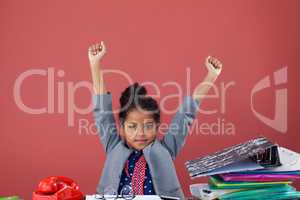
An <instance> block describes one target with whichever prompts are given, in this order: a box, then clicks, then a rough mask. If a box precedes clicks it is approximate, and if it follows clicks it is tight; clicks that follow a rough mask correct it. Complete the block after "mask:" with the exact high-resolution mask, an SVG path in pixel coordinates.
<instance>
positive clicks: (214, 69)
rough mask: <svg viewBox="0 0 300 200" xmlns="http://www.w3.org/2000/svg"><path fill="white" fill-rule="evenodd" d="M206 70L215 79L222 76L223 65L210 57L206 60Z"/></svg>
mask: <svg viewBox="0 0 300 200" xmlns="http://www.w3.org/2000/svg"><path fill="white" fill-rule="evenodd" d="M205 65H206V68H207V69H208V73H209V74H210V75H212V76H214V77H217V76H219V75H220V73H221V71H222V63H221V62H220V61H219V60H218V59H217V58H214V57H212V56H208V57H207V58H206V60H205Z"/></svg>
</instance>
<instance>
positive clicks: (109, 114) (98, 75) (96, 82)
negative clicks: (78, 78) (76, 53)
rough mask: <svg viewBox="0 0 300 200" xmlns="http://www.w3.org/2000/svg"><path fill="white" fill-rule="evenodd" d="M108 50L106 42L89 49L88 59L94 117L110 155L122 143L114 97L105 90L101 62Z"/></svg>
mask: <svg viewBox="0 0 300 200" xmlns="http://www.w3.org/2000/svg"><path fill="white" fill-rule="evenodd" d="M105 53H106V48H105V45H104V42H101V43H97V44H94V45H92V46H90V47H89V50H88V57H89V61H90V68H91V73H92V80H93V87H94V95H93V105H94V110H93V116H94V119H95V123H96V127H97V131H98V133H99V137H100V140H101V142H102V144H103V146H104V149H105V151H106V152H107V153H108V152H109V151H110V150H112V149H113V147H114V146H115V145H116V144H117V143H118V142H119V141H120V138H119V135H118V133H117V128H116V124H115V118H114V115H113V111H112V96H111V94H110V93H108V92H107V91H106V89H105V85H104V80H103V74H102V70H101V65H100V61H101V59H102V57H103V56H104V54H105Z"/></svg>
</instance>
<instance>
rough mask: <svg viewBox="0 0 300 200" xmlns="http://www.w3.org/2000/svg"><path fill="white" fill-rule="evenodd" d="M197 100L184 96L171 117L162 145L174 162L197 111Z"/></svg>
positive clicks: (198, 103)
mask: <svg viewBox="0 0 300 200" xmlns="http://www.w3.org/2000/svg"><path fill="white" fill-rule="evenodd" d="M199 105H200V102H199V100H195V99H193V97H192V96H185V97H184V100H183V103H182V104H181V106H180V107H179V110H178V111H177V112H176V114H175V116H174V117H173V119H172V121H171V123H170V126H169V128H168V131H167V133H166V135H165V136H164V137H163V139H162V141H161V142H162V144H163V145H164V146H165V147H166V148H167V149H168V151H169V152H170V154H171V157H172V159H173V160H174V159H175V158H176V156H177V155H178V153H179V151H180V150H181V148H182V147H183V145H184V143H185V140H186V137H187V135H188V132H189V128H190V126H191V125H192V123H193V121H194V119H195V117H196V114H197V111H198V109H199Z"/></svg>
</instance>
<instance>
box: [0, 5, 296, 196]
mask: <svg viewBox="0 0 300 200" xmlns="http://www.w3.org/2000/svg"><path fill="white" fill-rule="evenodd" d="M299 6H300V2H299V1H296V0H289V1H271V0H270V1H266V0H265V1H260V0H255V1H250V0H249V1H248V0H246V1H233V0H232V1H217V0H213V1H196V0H195V1H194V0H193V1H156V0H154V1H143V2H142V1H71V0H64V1H58V0H54V1H38V0H30V1H17V0H6V1H5V0H3V1H1V3H0V15H1V18H0V19H1V33H0V34H1V35H0V36H1V37H0V40H1V43H0V44H1V46H0V51H1V53H0V57H1V60H0V65H1V68H0V74H1V79H0V91H1V97H0V104H1V120H0V123H1V124H0V125H1V126H0V127H1V129H0V159H1V161H0V162H1V164H0V169H1V170H0V177H1V181H0V196H2V195H13V194H17V195H20V196H21V197H23V198H25V199H30V198H31V193H32V191H33V190H34V189H35V187H36V186H37V183H38V182H39V180H40V179H42V178H44V177H47V176H50V175H65V176H69V177H71V178H73V179H75V180H76V181H77V182H78V183H79V185H80V186H81V189H82V191H83V192H84V193H86V194H91V193H94V192H95V188H96V185H97V182H98V179H99V177H100V173H101V169H102V166H103V161H104V158H105V155H104V152H103V149H102V147H101V145H100V144H99V140H98V137H97V136H95V135H93V134H90V135H89V134H79V125H78V122H79V120H80V119H83V120H84V119H85V120H88V121H89V122H90V123H92V122H93V119H92V115H91V113H85V114H76V113H75V114H74V120H73V122H74V125H73V126H70V125H69V124H68V119H69V114H68V112H67V110H68V108H69V109H72V108H74V107H73V104H72V103H71V102H70V101H69V100H70V99H68V91H69V90H68V83H73V84H76V83H79V82H80V81H90V80H91V79H90V71H89V65H88V59H87V48H88V46H89V45H90V44H91V43H93V42H95V41H100V40H104V41H105V42H106V46H107V49H108V51H107V55H106V56H105V59H104V60H103V66H104V68H106V69H118V70H122V71H124V72H126V73H128V74H129V75H130V76H131V78H132V79H133V80H134V81H139V82H144V81H154V82H155V83H157V84H158V85H159V89H160V91H161V95H162V97H164V96H167V95H169V94H170V93H172V92H176V88H174V87H172V86H169V87H168V86H163V85H162V84H163V83H165V82H166V81H171V80H175V81H177V82H178V83H179V84H180V85H181V86H182V87H184V88H185V85H186V69H187V68H188V67H189V68H190V69H191V71H192V82H191V86H192V88H193V87H195V86H196V84H197V83H199V81H201V79H202V78H203V76H204V75H205V73H206V70H205V68H204V67H203V66H204V65H203V60H204V58H205V57H206V56H207V55H215V56H217V57H218V58H220V60H222V61H223V63H224V70H223V73H222V75H221V76H220V77H219V80H218V82H217V84H218V87H220V83H221V82H224V83H225V84H226V83H229V82H231V81H233V82H234V83H235V85H234V86H232V87H230V88H229V89H228V91H227V93H226V98H225V99H226V104H225V105H226V112H225V113H221V112H220V106H219V105H220V102H221V100H220V99H207V100H206V101H205V102H203V104H202V108H203V109H206V110H207V109H213V108H215V109H217V110H218V112H217V113H216V114H213V115H205V114H199V115H198V117H197V120H199V122H200V123H210V124H211V123H214V122H216V120H217V119H218V118H219V119H223V120H225V122H226V123H232V124H234V126H235V132H234V135H213V134H209V135H206V134H199V135H196V134H192V135H191V136H190V137H189V138H188V140H187V142H186V145H185V148H184V149H183V150H182V151H181V153H180V155H179V157H178V158H177V160H176V161H175V164H176V168H177V172H178V176H179V178H180V181H181V183H182V186H183V188H184V191H185V193H186V195H189V190H188V186H189V184H191V183H193V182H198V181H206V179H198V180H195V181H191V180H190V178H189V177H188V174H187V171H186V169H185V167H184V162H185V161H186V160H189V159H192V158H195V157H197V156H202V155H206V154H208V153H212V152H214V151H217V150H220V149H221V148H223V147H227V146H230V145H233V144H236V143H238V142H243V141H245V140H248V139H250V138H253V137H256V136H258V135H265V136H266V137H268V138H270V139H271V140H273V141H275V142H278V143H280V144H281V145H282V146H285V147H288V148H290V149H292V150H295V151H298V152H300V146H299V144H298V143H299V139H300V136H299V132H298V130H299V128H300V123H299V122H298V123H297V121H298V120H299V113H300V112H299V111H300V109H299V106H298V101H299V89H298V85H299V50H300V48H299V47H300V45H299V42H300V39H299V35H300V26H299V22H298V20H299V18H300V14H299V11H298V9H299ZM284 66H288V83H287V84H285V85H283V86H278V87H279V89H280V88H288V110H287V113H288V118H287V120H288V130H287V132H286V133H280V132H279V131H276V130H274V129H272V128H270V127H269V126H267V125H265V124H264V123H262V122H261V121H259V120H258V119H257V117H255V115H254V114H253V112H252V111H251V108H250V92H251V89H252V88H253V86H254V85H255V84H256V83H257V82H258V81H259V80H260V79H262V78H263V77H265V76H267V75H269V74H272V73H273V72H274V71H276V70H278V69H281V68H282V67H284ZM50 67H52V68H53V69H54V70H55V73H57V71H59V70H63V71H64V76H63V77H58V76H57V75H56V76H55V85H54V91H55V92H57V90H58V88H57V83H58V82H60V83H63V84H64V85H63V88H64V95H65V99H64V104H63V105H64V109H62V110H63V112H62V113H59V112H58V104H57V101H58V96H57V95H55V97H54V100H55V102H54V113H44V114H36V115H34V114H29V113H26V112H24V111H22V110H21V109H20V108H19V107H18V106H17V103H16V101H15V97H14V85H15V82H16V80H17V78H18V77H19V75H20V74H22V73H23V72H25V71H27V70H32V69H42V70H47V69H48V68H50ZM106 82H107V87H108V89H109V90H110V91H112V93H113V98H114V106H115V107H116V108H117V107H118V98H119V95H120V92H121V91H122V90H123V89H124V88H125V87H126V86H127V85H128V82H126V81H125V80H124V79H122V78H120V77H117V76H113V75H111V76H107V77H106ZM272 82H273V81H272ZM278 87H277V86H276V87H275V86H273V85H272V87H270V88H267V89H266V90H264V91H262V92H261V93H260V94H258V95H257V96H256V97H255V101H254V102H255V109H256V110H257V111H259V112H260V113H262V114H264V115H266V116H268V117H270V118H272V117H273V115H274V112H275V111H274V105H275V92H274V91H275V89H278ZM21 89H22V90H21V91H22V92H21V96H22V100H23V102H24V103H25V104H26V105H29V106H31V107H34V108H38V107H43V106H44V107H45V106H46V105H47V98H48V96H47V91H48V89H47V77H46V76H38V75H36V76H31V77H29V78H27V79H26V80H25V81H24V82H23V84H22V88H21ZM74 98H75V105H76V106H77V107H80V108H85V107H87V106H88V105H89V103H90V100H91V94H90V92H89V90H88V89H86V88H80V89H78V90H76V95H75V97H74ZM166 104H167V107H168V108H170V109H171V108H175V107H176V105H177V104H178V102H177V101H175V100H170V101H169V102H166ZM68 106H69V107H68ZM172 116H173V115H168V114H163V116H162V119H163V121H164V122H169V121H170V119H171V117H172ZM296 185H297V184H296ZM298 186H299V184H298ZM298 188H299V187H298Z"/></svg>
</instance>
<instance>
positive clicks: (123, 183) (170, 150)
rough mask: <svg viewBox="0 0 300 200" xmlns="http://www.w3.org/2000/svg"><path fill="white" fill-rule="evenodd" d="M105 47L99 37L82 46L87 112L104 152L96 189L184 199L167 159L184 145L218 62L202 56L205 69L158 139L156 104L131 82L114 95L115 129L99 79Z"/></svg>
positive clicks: (219, 66)
mask: <svg viewBox="0 0 300 200" xmlns="http://www.w3.org/2000/svg"><path fill="white" fill-rule="evenodd" d="M105 53H106V47H105V45H104V42H103V41H102V42H100V43H96V44H94V45H91V46H90V47H89V50H88V57H89V61H90V69H91V74H92V80H93V86H94V92H95V94H94V95H93V105H94V110H93V116H94V119H95V123H96V127H97V130H98V133H99V136H100V140H101V143H102V145H103V147H104V150H105V152H106V160H105V164H104V168H103V171H102V176H101V178H100V181H99V184H98V187H97V193H98V194H107V193H109V194H120V193H122V192H124V191H126V190H127V191H128V190H130V192H132V193H133V194H134V195H167V196H174V197H178V198H180V199H184V194H183V191H182V189H181V186H180V183H179V181H178V178H177V175H176V170H175V167H174V164H173V160H174V159H175V158H176V156H177V155H178V153H179V151H180V150H181V148H182V147H183V146H184V143H185V139H186V137H187V135H188V129H189V127H190V126H191V125H192V122H193V120H194V119H195V117H196V113H197V110H198V109H199V104H200V102H201V101H202V97H203V96H204V95H205V94H207V92H208V90H209V89H210V87H211V85H212V84H213V83H214V81H215V80H216V78H217V77H218V75H219V74H220V72H221V69H222V64H221V63H220V61H218V60H217V59H216V58H213V57H210V56H209V57H207V59H206V61H205V65H206V67H207V69H208V73H207V75H206V77H205V78H204V80H203V82H202V83H200V84H199V85H198V86H197V87H196V88H195V90H194V93H193V95H192V96H185V97H184V100H183V103H182V104H181V105H180V107H179V109H178V111H177V113H176V114H175V116H174V117H173V119H172V121H171V124H170V126H169V127H176V128H170V129H169V130H168V132H167V133H166V134H165V135H164V137H163V138H162V139H158V138H157V137H156V136H157V132H158V128H159V125H160V109H159V106H158V103H157V102H156V100H155V99H153V98H152V97H150V96H148V95H147V91H146V88H145V87H143V86H141V85H139V84H138V83H135V84H133V85H130V86H128V87H127V88H126V89H125V90H124V91H123V92H122V94H121V97H120V111H119V113H118V115H119V121H120V129H119V130H120V133H118V131H117V128H116V124H115V118H114V115H113V112H112V95H111V93H110V92H108V91H107V90H106V88H105V85H104V80H103V76H102V73H101V69H102V66H101V62H100V61H101V59H102V58H103V56H104V55H105Z"/></svg>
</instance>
